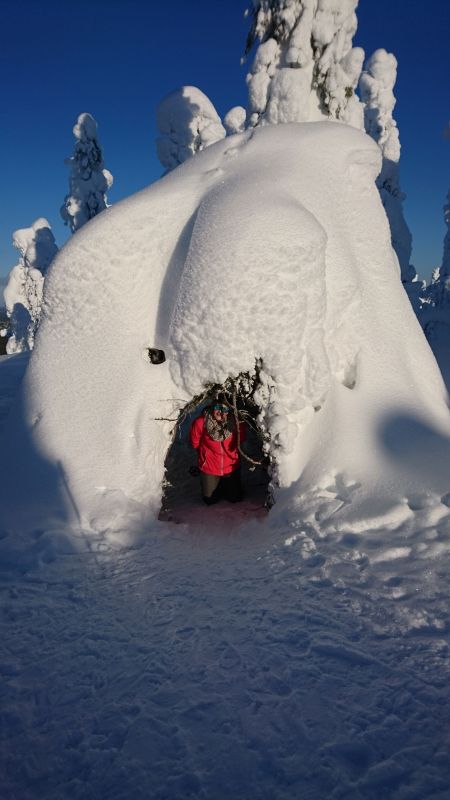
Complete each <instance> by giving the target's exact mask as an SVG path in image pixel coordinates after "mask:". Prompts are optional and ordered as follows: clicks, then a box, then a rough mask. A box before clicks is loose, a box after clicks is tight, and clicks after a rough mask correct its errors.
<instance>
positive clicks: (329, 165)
mask: <svg viewBox="0 0 450 800" xmlns="http://www.w3.org/2000/svg"><path fill="white" fill-rule="evenodd" d="M379 169H380V150H379V148H378V147H377V145H376V144H375V143H374V142H373V141H372V140H371V139H370V138H369V137H368V136H366V135H365V134H363V133H362V132H360V131H358V130H356V129H353V128H349V127H346V126H345V125H343V124H340V123H332V122H329V121H327V122H316V123H304V124H290V125H282V126H268V127H265V128H261V129H257V130H256V131H252V132H247V133H245V134H240V135H236V136H234V137H229V138H227V139H226V140H224V141H221V142H218V143H216V144H215V145H212V146H211V147H208V148H207V150H205V151H204V152H201V153H199V154H197V156H196V158H195V159H190V160H189V161H187V162H186V163H185V164H183V165H182V166H181V167H179V168H178V169H176V170H175V171H174V172H172V173H170V174H169V175H167V176H166V177H165V178H163V179H161V180H160V181H158V182H157V183H156V184H154V185H153V186H151V187H149V188H148V189H146V190H144V191H142V192H140V193H139V194H137V195H135V196H134V197H131V198H129V199H128V200H126V201H123V202H122V203H120V204H117V205H116V206H115V207H113V208H111V209H108V210H106V211H105V212H103V213H102V214H101V215H100V216H99V217H98V218H96V219H95V220H93V221H92V222H90V223H89V224H87V225H85V226H84V227H83V229H82V230H81V231H79V232H78V233H77V236H76V237H74V238H73V239H72V240H71V241H70V242H69V243H68V244H67V245H66V247H64V249H63V250H62V251H61V253H60V254H59V255H58V257H57V258H56V259H55V261H54V263H53V265H52V267H51V269H50V271H49V274H48V277H47V282H46V296H45V306H44V315H43V320H42V323H41V327H40V330H39V334H38V337H37V342H36V348H35V351H34V353H33V356H32V359H31V364H30V368H29V370H28V373H27V375H26V378H25V382H24V385H23V410H22V411H21V410H20V407H19V409H18V410H17V411H16V415H15V419H14V420H11V425H10V426H9V437H10V438H9V439H8V441H4V442H3V443H2V446H3V447H4V448H6V450H7V451H8V453H9V454H10V456H8V458H9V460H10V461H11V470H10V475H9V478H8V479H7V481H6V482H5V484H4V486H3V488H2V491H3V492H4V495H5V502H4V505H3V508H4V509H5V513H6V514H7V513H8V511H7V510H8V507H12V504H14V505H15V506H17V503H18V497H20V496H27V498H28V510H29V511H30V510H31V509H32V507H33V503H34V502H35V503H36V506H38V507H40V508H42V506H43V505H45V504H46V505H47V509H48V508H51V509H53V511H54V513H55V514H57V515H59V516H61V515H62V516H64V517H69V518H71V519H73V518H75V519H76V520H77V521H78V522H79V523H81V524H82V525H83V526H85V527H88V526H92V527H94V528H99V527H102V526H103V527H104V526H107V525H109V524H110V523H111V519H112V518H114V519H116V520H117V519H119V518H121V516H122V515H124V514H125V515H129V513H130V509H132V511H133V513H135V514H136V515H137V516H141V517H142V515H145V514H146V513H150V515H156V514H157V512H158V509H159V505H160V499H161V484H162V479H163V475H164V458H165V455H166V452H167V449H168V447H169V444H170V431H171V429H172V427H173V423H171V422H170V421H169V420H170V419H173V418H174V416H175V417H176V414H177V411H178V410H179V409H180V408H181V407H183V405H184V404H185V403H186V402H187V401H188V400H190V399H191V397H192V396H193V395H195V394H196V393H197V392H198V391H201V389H202V387H203V386H204V385H205V383H208V382H211V381H219V382H220V381H221V380H224V379H225V378H226V377H227V376H229V375H236V374H237V373H239V372H241V371H244V370H249V371H251V370H252V369H254V367H255V362H256V361H258V362H259V363H260V364H261V365H262V375H263V380H262V385H261V387H260V394H259V400H260V405H261V424H262V425H263V426H265V427H266V429H267V430H268V432H269V434H270V435H271V447H272V457H273V460H274V472H275V478H276V482H277V483H278V484H279V487H280V488H279V489H278V490H277V491H276V499H277V500H278V503H277V505H276V506H275V509H274V511H273V512H271V513H272V514H274V513H275V514H279V513H288V514H290V513H291V512H292V511H293V512H294V513H297V514H298V509H299V506H300V505H301V503H302V502H305V503H306V502H307V504H308V508H309V509H310V510H311V508H312V509H313V510H312V511H311V513H315V510H317V509H315V510H314V502H313V501H311V497H312V498H314V496H315V495H317V493H320V492H322V495H323V493H324V492H325V496H326V498H328V499H330V497H331V500H332V502H331V503H329V504H328V506H327V509H328V510H327V511H326V512H325V511H324V512H323V515H322V517H323V520H324V524H333V525H335V524H340V523H342V522H343V521H345V520H348V518H349V516H353V517H354V518H355V519H360V518H361V515H363V516H364V515H365V516H371V515H372V516H373V515H379V514H380V513H385V512H387V511H388V509H389V508H390V507H392V506H393V505H395V504H402V503H405V502H407V500H408V498H409V497H414V498H415V500H417V495H418V493H422V494H423V492H425V493H427V492H435V493H437V495H438V494H439V493H443V492H444V490H445V487H446V486H448V484H449V480H450V463H449V459H448V456H446V448H445V447H444V446H442V447H441V450H440V452H441V453H442V459H441V463H440V466H439V473H438V474H436V473H437V470H435V469H434V468H433V464H432V459H431V450H430V448H432V446H435V445H436V439H437V440H438V441H439V442H442V443H445V442H446V441H447V439H448V437H450V422H449V412H448V408H447V405H446V395H445V390H444V387H443V384H442V380H441V377H440V374H439V372H438V369H437V366H436V364H435V362H434V359H433V357H432V355H431V352H430V350H429V348H428V345H427V343H426V341H425V339H424V337H423V334H422V332H421V330H420V327H419V325H418V323H417V321H416V319H415V316H414V314H413V311H412V309H411V307H410V305H409V302H408V299H407V297H406V295H405V293H404V290H403V288H402V285H401V283H400V281H399V278H398V264H397V260H396V258H395V255H394V253H393V251H392V247H391V243H390V232H389V226H388V223H387V219H386V216H385V213H384V210H383V207H382V204H381V202H380V198H379V194H378V191H377V189H376V186H375V179H376V176H377V173H378V171H379ZM56 334H57V335H56ZM147 347H157V348H160V349H163V350H164V351H165V353H166V356H167V360H166V362H165V363H164V364H159V365H153V364H151V363H150V361H149V360H148V358H147V353H146V348H147ZM411 353H414V360H413V358H412V356H411ZM17 436H20V437H21V440H22V443H23V447H22V455H19V454H18V452H17V450H16V448H15V445H14V442H15V441H16V439H17ZM447 449H448V448H447ZM23 453H27V454H28V455H27V457H25V456H24V455H23ZM419 455H420V458H421V459H422V460H424V463H425V464H426V469H421V466H420V458H419ZM37 463H38V464H39V465H40V467H41V469H39V470H36V464H37ZM19 472H20V474H21V476H22V477H21V479H20V481H19V479H18V474H19ZM329 487H334V488H332V489H330V488H329ZM339 487H341V488H339ZM342 487H344V488H342ZM349 487H350V488H349ZM333 492H334V494H333ZM343 494H345V495H346V497H345V499H344V501H343V502H341V501H338V500H336V498H338V497H341V496H342V495H343ZM333 498H334V501H333ZM374 498H375V500H376V502H375V501H374ZM405 498H406V500H405ZM437 501H438V498H437ZM322 505H323V504H322ZM325 505H326V503H325ZM305 508H306V506H305ZM327 520H328V522H327ZM330 520H331V522H330Z"/></svg>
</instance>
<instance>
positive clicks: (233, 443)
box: [189, 402, 246, 506]
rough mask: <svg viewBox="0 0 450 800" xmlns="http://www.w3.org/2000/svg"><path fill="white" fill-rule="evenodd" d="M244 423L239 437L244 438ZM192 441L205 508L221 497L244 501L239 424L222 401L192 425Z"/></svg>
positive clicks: (241, 425) (190, 433)
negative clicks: (237, 424)
mask: <svg viewBox="0 0 450 800" xmlns="http://www.w3.org/2000/svg"><path fill="white" fill-rule="evenodd" d="M245 434H246V431H245V424H244V423H243V422H240V423H239V437H240V441H241V442H243V441H244V439H245ZM189 439H190V443H191V445H192V447H193V448H194V450H197V452H198V468H199V470H200V479H201V487H202V495H203V500H204V502H205V503H206V505H208V506H209V505H212V504H213V503H217V502H218V501H219V500H221V499H222V498H223V499H225V500H229V501H230V502H231V503H236V502H238V501H239V500H242V485H241V459H240V455H239V449H238V436H237V428H236V421H235V418H234V414H233V413H232V411H231V409H230V408H229V407H228V406H227V405H226V404H225V403H221V402H216V403H213V405H212V406H208V407H207V408H206V409H205V410H204V411H203V414H201V416H199V417H197V419H195V420H194V421H193V423H192V425H191V428H190V431H189Z"/></svg>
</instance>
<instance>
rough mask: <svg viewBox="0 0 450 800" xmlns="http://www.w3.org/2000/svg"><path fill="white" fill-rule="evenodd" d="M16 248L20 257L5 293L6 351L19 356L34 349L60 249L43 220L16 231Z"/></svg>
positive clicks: (48, 226)
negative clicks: (51, 271)
mask: <svg viewBox="0 0 450 800" xmlns="http://www.w3.org/2000/svg"><path fill="white" fill-rule="evenodd" d="M13 245H14V247H16V248H17V250H18V251H19V253H20V258H19V262H18V264H16V266H15V267H13V268H12V270H11V272H10V273H9V278H8V283H7V285H6V287H5V290H4V298H5V305H6V312H7V315H8V317H9V319H10V331H11V336H10V338H9V339H8V343H7V345H6V351H7V353H20V352H23V351H24V350H32V349H33V345H34V337H35V333H36V329H37V326H38V324H39V318H40V315H41V306H42V293H43V285H44V278H45V274H46V272H47V269H48V266H49V264H50V262H51V261H52V260H53V258H54V257H55V255H56V253H57V252H58V248H57V246H56V242H55V239H54V236H53V233H52V231H51V229H50V225H49V224H48V222H47V220H46V219H44V218H42V217H41V218H40V219H37V220H36V221H35V222H33V224H32V225H31V227H30V228H20V229H19V230H17V231H15V232H14V234H13Z"/></svg>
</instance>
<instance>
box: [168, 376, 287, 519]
mask: <svg viewBox="0 0 450 800" xmlns="http://www.w3.org/2000/svg"><path fill="white" fill-rule="evenodd" d="M255 388H256V386H255V381H254V379H250V378H249V377H248V375H245V376H239V377H238V378H237V379H236V380H234V381H232V380H231V379H230V381H229V383H227V384H225V386H219V385H213V386H209V387H207V389H206V390H205V392H204V394H203V395H201V396H200V397H196V398H193V400H192V401H191V403H188V404H187V406H185V408H184V409H182V411H181V412H180V415H179V418H178V421H177V423H176V425H175V428H174V431H173V440H172V444H171V446H170V448H169V451H168V453H167V457H166V462H165V467H166V473H165V480H164V492H163V499H162V508H161V513H160V519H164V520H168V521H177V522H178V521H180V522H183V521H188V519H187V518H188V517H190V515H191V513H192V511H193V509H198V510H200V512H201V511H202V509H205V510H206V509H207V507H206V506H204V504H203V501H202V494H201V485H200V473H199V470H198V469H197V452H196V451H195V450H193V448H192V447H191V446H190V444H189V430H190V427H191V425H192V422H193V421H194V420H195V419H196V418H197V417H198V416H200V415H201V414H202V413H203V411H204V410H205V409H206V408H207V407H208V406H209V405H211V404H213V403H214V401H215V400H216V399H217V398H218V397H220V399H221V401H222V400H223V401H224V402H225V403H226V404H227V405H229V407H230V413H231V414H232V415H233V417H234V416H235V412H237V414H238V418H239V420H240V421H242V422H244V423H245V426H246V439H245V442H243V443H242V445H241V459H240V460H241V478H242V486H243V490H244V499H243V501H242V502H240V503H235V504H232V505H231V504H229V503H227V501H226V500H221V501H220V502H219V503H217V504H216V505H215V506H213V507H212V508H208V509H207V510H208V518H211V513H212V514H213V515H214V510H213V509H222V508H223V507H229V508H230V513H231V514H233V515H236V516H239V515H240V514H243V515H244V516H245V517H247V518H248V517H249V516H252V515H253V514H254V515H255V516H256V515H259V513H261V512H263V513H266V512H267V511H268V509H269V508H270V505H271V503H270V501H269V498H270V494H271V493H270V471H269V467H270V464H269V460H268V458H267V457H266V456H265V455H264V450H263V446H264V436H263V434H262V432H261V430H260V429H259V427H258V424H257V421H256V417H257V413H258V408H257V406H256V405H255V403H254V402H253V401H252V395H253V392H254V391H255ZM233 389H234V392H233Z"/></svg>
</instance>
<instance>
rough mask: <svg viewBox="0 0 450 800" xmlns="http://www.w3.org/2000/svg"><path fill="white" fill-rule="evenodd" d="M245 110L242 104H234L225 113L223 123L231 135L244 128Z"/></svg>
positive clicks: (240, 131)
mask: <svg viewBox="0 0 450 800" xmlns="http://www.w3.org/2000/svg"><path fill="white" fill-rule="evenodd" d="M246 117H247V112H246V110H245V108H243V107H242V106H234V108H230V110H229V111H228V112H227V113H226V114H225V116H224V118H223V124H224V125H225V128H226V131H227V133H228V134H229V135H230V136H231V135H233V134H234V133H242V132H243V131H244V129H245V121H246Z"/></svg>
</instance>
